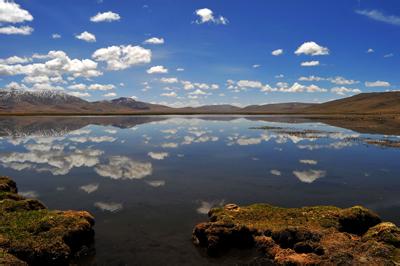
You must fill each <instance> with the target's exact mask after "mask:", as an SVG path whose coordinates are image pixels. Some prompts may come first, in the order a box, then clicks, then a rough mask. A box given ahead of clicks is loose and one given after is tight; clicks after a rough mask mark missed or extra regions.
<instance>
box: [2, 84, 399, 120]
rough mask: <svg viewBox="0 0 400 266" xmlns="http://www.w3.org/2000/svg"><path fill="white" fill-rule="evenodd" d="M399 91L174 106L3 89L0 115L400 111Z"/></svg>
mask: <svg viewBox="0 0 400 266" xmlns="http://www.w3.org/2000/svg"><path fill="white" fill-rule="evenodd" d="M399 103H400V92H375V93H361V94H358V95H355V96H352V97H348V98H343V99H339V100H334V101H330V102H326V103H321V104H313V103H297V102H292V103H279V104H265V105H250V106H247V107H244V108H240V107H237V106H232V105H206V106H200V107H184V108H173V107H169V106H165V105H158V104H151V103H146V102H141V101H136V100H134V99H132V98H124V97H121V98H118V99H113V100H109V101H96V102H88V101H86V100H83V99H80V98H78V97H74V96H71V95H67V94H65V93H62V92H49V91H39V92H28V91H16V90H14V91H12V90H7V91H0V115H60V114H64V115H85V114H87V115H89V114H90V115H116V114H119V115H135V114H296V115H324V116H325V115H380V116H381V115H385V116H386V115H399V114H400V104H399Z"/></svg>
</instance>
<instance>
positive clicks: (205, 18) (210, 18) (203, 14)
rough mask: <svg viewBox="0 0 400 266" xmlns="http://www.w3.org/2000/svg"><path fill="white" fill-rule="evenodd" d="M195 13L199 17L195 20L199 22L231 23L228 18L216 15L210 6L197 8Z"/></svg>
mask: <svg viewBox="0 0 400 266" xmlns="http://www.w3.org/2000/svg"><path fill="white" fill-rule="evenodd" d="M195 14H196V15H197V16H198V17H199V18H198V19H197V20H196V21H195V22H196V23H197V24H203V23H214V24H222V25H226V24H228V23H229V22H228V20H227V19H226V18H225V17H223V16H219V17H215V16H214V12H213V11H212V10H211V9H208V8H201V9H197V10H196V11H195Z"/></svg>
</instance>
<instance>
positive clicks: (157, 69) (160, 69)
mask: <svg viewBox="0 0 400 266" xmlns="http://www.w3.org/2000/svg"><path fill="white" fill-rule="evenodd" d="M146 72H147V73H148V74H165V73H168V69H167V68H165V67H164V66H152V67H150V68H149V69H147V70H146Z"/></svg>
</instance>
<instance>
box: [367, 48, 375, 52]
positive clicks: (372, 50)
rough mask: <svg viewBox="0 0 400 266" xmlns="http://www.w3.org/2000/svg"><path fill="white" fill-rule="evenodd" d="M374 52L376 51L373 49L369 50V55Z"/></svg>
mask: <svg viewBox="0 0 400 266" xmlns="http://www.w3.org/2000/svg"><path fill="white" fill-rule="evenodd" d="M373 52H375V51H374V49H372V48H369V49H368V50H367V53H373Z"/></svg>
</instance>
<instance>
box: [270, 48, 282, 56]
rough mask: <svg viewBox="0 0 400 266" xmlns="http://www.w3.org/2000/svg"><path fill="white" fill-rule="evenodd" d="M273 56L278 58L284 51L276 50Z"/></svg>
mask: <svg viewBox="0 0 400 266" xmlns="http://www.w3.org/2000/svg"><path fill="white" fill-rule="evenodd" d="M271 54H272V55H274V56H278V55H281V54H283V50H282V49H276V50H274V51H272V52H271Z"/></svg>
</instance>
